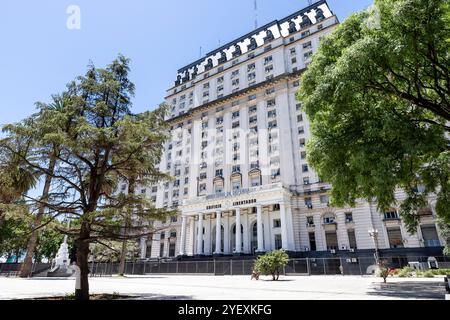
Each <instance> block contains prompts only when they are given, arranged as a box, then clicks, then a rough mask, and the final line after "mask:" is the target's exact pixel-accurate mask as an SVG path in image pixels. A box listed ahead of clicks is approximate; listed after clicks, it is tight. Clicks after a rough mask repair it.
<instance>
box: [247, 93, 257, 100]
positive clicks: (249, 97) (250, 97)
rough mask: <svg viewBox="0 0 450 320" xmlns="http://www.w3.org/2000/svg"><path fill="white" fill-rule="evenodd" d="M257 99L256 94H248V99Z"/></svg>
mask: <svg viewBox="0 0 450 320" xmlns="http://www.w3.org/2000/svg"><path fill="white" fill-rule="evenodd" d="M255 99H256V94H252V95H250V96H248V101H252V100H255Z"/></svg>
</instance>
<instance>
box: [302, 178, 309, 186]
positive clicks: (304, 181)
mask: <svg viewBox="0 0 450 320" xmlns="http://www.w3.org/2000/svg"><path fill="white" fill-rule="evenodd" d="M303 184H304V185H308V184H309V178H308V177H306V178H303Z"/></svg>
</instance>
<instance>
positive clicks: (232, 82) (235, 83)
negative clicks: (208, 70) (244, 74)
mask: <svg viewBox="0 0 450 320" xmlns="http://www.w3.org/2000/svg"><path fill="white" fill-rule="evenodd" d="M231 85H232V86H238V85H239V79H234V80H233V81H231Z"/></svg>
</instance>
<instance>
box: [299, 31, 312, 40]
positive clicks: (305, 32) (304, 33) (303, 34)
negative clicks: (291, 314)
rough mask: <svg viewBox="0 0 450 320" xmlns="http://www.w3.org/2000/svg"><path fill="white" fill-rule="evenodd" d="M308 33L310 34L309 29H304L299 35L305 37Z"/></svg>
mask: <svg viewBox="0 0 450 320" xmlns="http://www.w3.org/2000/svg"><path fill="white" fill-rule="evenodd" d="M309 34H310V31H309V30H306V31H304V32H302V33H301V37H302V38H304V37H307V36H309Z"/></svg>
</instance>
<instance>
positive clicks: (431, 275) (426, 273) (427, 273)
mask: <svg viewBox="0 0 450 320" xmlns="http://www.w3.org/2000/svg"><path fill="white" fill-rule="evenodd" d="M423 276H424V277H425V278H433V277H434V274H433V272H432V271H431V270H428V271H426V272H424V273H423Z"/></svg>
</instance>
